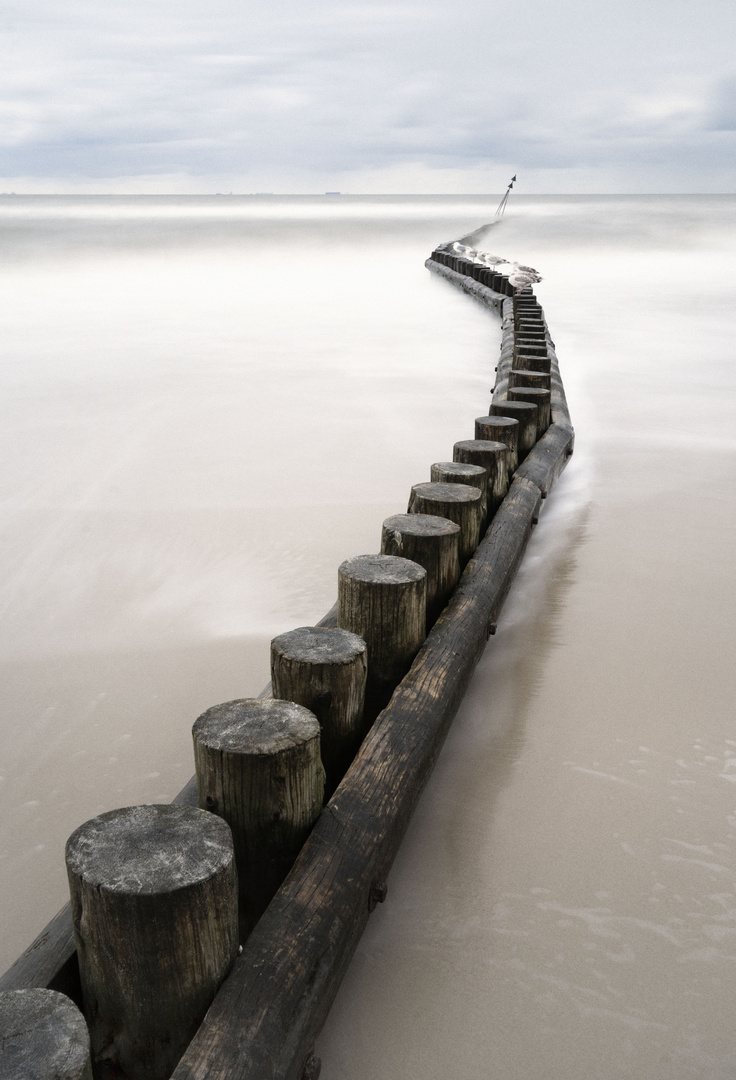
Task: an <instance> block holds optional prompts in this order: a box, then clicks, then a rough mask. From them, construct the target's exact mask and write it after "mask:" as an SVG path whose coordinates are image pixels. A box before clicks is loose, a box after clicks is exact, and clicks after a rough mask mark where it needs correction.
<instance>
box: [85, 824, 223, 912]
mask: <svg viewBox="0 0 736 1080" xmlns="http://www.w3.org/2000/svg"><path fill="white" fill-rule="evenodd" d="M232 858H233V842H232V835H231V833H230V829H229V827H228V826H227V825H226V824H225V822H224V821H222V820H221V819H220V818H218V817H215V815H214V814H208V813H207V812H206V811H204V810H199V809H197V808H196V807H193V806H180V805H173V804H168V803H165V804H155V805H153V804H152V805H143V806H126V807H122V808H120V809H118V810H110V811H108V813H106V814H100V815H99V817H94V818H91V819H90V820H89V821H86V822H85V823H84V825H80V827H79V828H78V829H76V830H75V831H74V832H73V833H72V835H71V836H70V837H69V839H68V841H67V845H66V862H67V867H68V869H69V871H70V873H73V874H75V875H76V876H77V877H79V878H82V879H84V881H86V882H87V884H88V885H89V886H95V887H100V888H102V889H104V890H105V891H107V892H114V893H127V894H130V895H146V894H151V895H152V894H157V893H160V892H162V891H166V890H171V889H172V888H177V889H181V888H186V887H187V886H190V885H194V884H196V883H198V882H200V881H202V880H204V879H206V878H209V877H212V876H213V875H214V874H216V873H219V872H220V871H222V870H224V869H225V868H226V867H227V866H228V865H229V864H230V863H231V862H232Z"/></svg>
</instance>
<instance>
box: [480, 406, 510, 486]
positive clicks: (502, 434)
mask: <svg viewBox="0 0 736 1080" xmlns="http://www.w3.org/2000/svg"><path fill="white" fill-rule="evenodd" d="M475 437H476V439H488V440H489V441H490V442H502V443H506V447H507V450H506V467H507V469H508V474H509V480H511V477H512V476H513V475H514V473H515V472H516V468H517V466H518V464H519V421H518V420H515V419H514V417H513V416H478V417H476V420H475Z"/></svg>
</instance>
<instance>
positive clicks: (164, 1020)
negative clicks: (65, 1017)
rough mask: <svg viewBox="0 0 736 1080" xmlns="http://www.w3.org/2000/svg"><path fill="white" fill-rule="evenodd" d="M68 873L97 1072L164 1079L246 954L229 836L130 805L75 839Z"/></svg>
mask: <svg viewBox="0 0 736 1080" xmlns="http://www.w3.org/2000/svg"><path fill="white" fill-rule="evenodd" d="M66 865H67V872H68V876H69V890H70V893H71V901H72V921H73V925H74V935H75V938H76V943H77V954H78V957H79V970H80V974H81V978H82V992H83V997H84V1012H85V1016H86V1018H87V1023H88V1025H89V1030H90V1039H91V1046H92V1061H93V1064H94V1066H95V1070H97V1069H99V1070H100V1073H101V1075H102V1074H103V1073H102V1070H103V1069H108V1070H110V1072H111V1073H112V1075H115V1076H117V1075H118V1073H122V1074H123V1076H125V1077H126V1080H168V1077H169V1076H170V1075H171V1073H172V1071H173V1069H174V1068H175V1067H176V1063H177V1062H178V1061H179V1058H180V1057H181V1055H182V1054H183V1053H184V1051H185V1050H186V1048H187V1045H188V1044H189V1042H190V1040H191V1039H192V1037H193V1036H194V1033H195V1032H196V1030H197V1028H198V1027H199V1025H200V1023H201V1022H202V1020H203V1019H204V1014H205V1013H206V1012H207V1009H208V1008H209V1006H210V1004H211V1003H212V1000H213V998H214V996H215V993H216V992H217V989H218V987H219V985H220V983H221V982H222V980H223V979H224V977H225V975H226V974H227V972H228V971H229V970H230V967H231V966H232V964H233V961H234V960H235V957H236V955H237V951H238V926H237V877H236V872H235V860H234V855H233V841H232V836H231V834H230V829H229V828H228V827H227V825H226V824H225V822H224V821H220V819H219V818H216V817H215V816H214V815H213V814H205V813H203V812H202V811H201V810H197V809H196V808H194V807H189V806H129V807H125V808H124V809H122V810H112V811H110V812H109V813H107V814H101V815H100V816H99V817H95V818H91V819H90V820H89V821H87V822H85V824H84V825H81V826H80V827H79V828H78V829H77V830H76V831H75V832H73V833H72V835H71V836H70V838H69V840H68V842H67V845H66ZM115 1070H118V1072H116V1071H115Z"/></svg>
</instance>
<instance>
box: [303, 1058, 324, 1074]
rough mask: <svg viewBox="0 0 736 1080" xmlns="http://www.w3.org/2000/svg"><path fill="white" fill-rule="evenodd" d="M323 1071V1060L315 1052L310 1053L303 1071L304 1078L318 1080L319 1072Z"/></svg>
mask: <svg viewBox="0 0 736 1080" xmlns="http://www.w3.org/2000/svg"><path fill="white" fill-rule="evenodd" d="M321 1072H322V1062H321V1060H320V1059H319V1058H318V1057H315V1056H314V1054H310V1055H309V1057H308V1058H307V1060H306V1061H305V1062H304V1071H303V1072H302V1080H317V1078H318V1077H319V1074H320V1073H321Z"/></svg>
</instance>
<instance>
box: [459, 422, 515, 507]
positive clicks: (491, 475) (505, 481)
mask: <svg viewBox="0 0 736 1080" xmlns="http://www.w3.org/2000/svg"><path fill="white" fill-rule="evenodd" d="M452 456H453V458H454V459H455V461H465V462H467V463H468V464H469V465H482V466H483V468H484V469H485V470H486V472H487V473H488V519H489V521H490V520H491V519H492V518H493V515H494V514H495V513H496V511H497V510H498V508H499V506H500V505H501V503H502V502H503V500H504V498H505V496H506V492H507V491H508V489H509V468H508V447H507V445H506V443H503V442H496V441H495V440H491V439H461V440H460V441H459V442H456V443H455V445H454V446H453V448H452Z"/></svg>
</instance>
